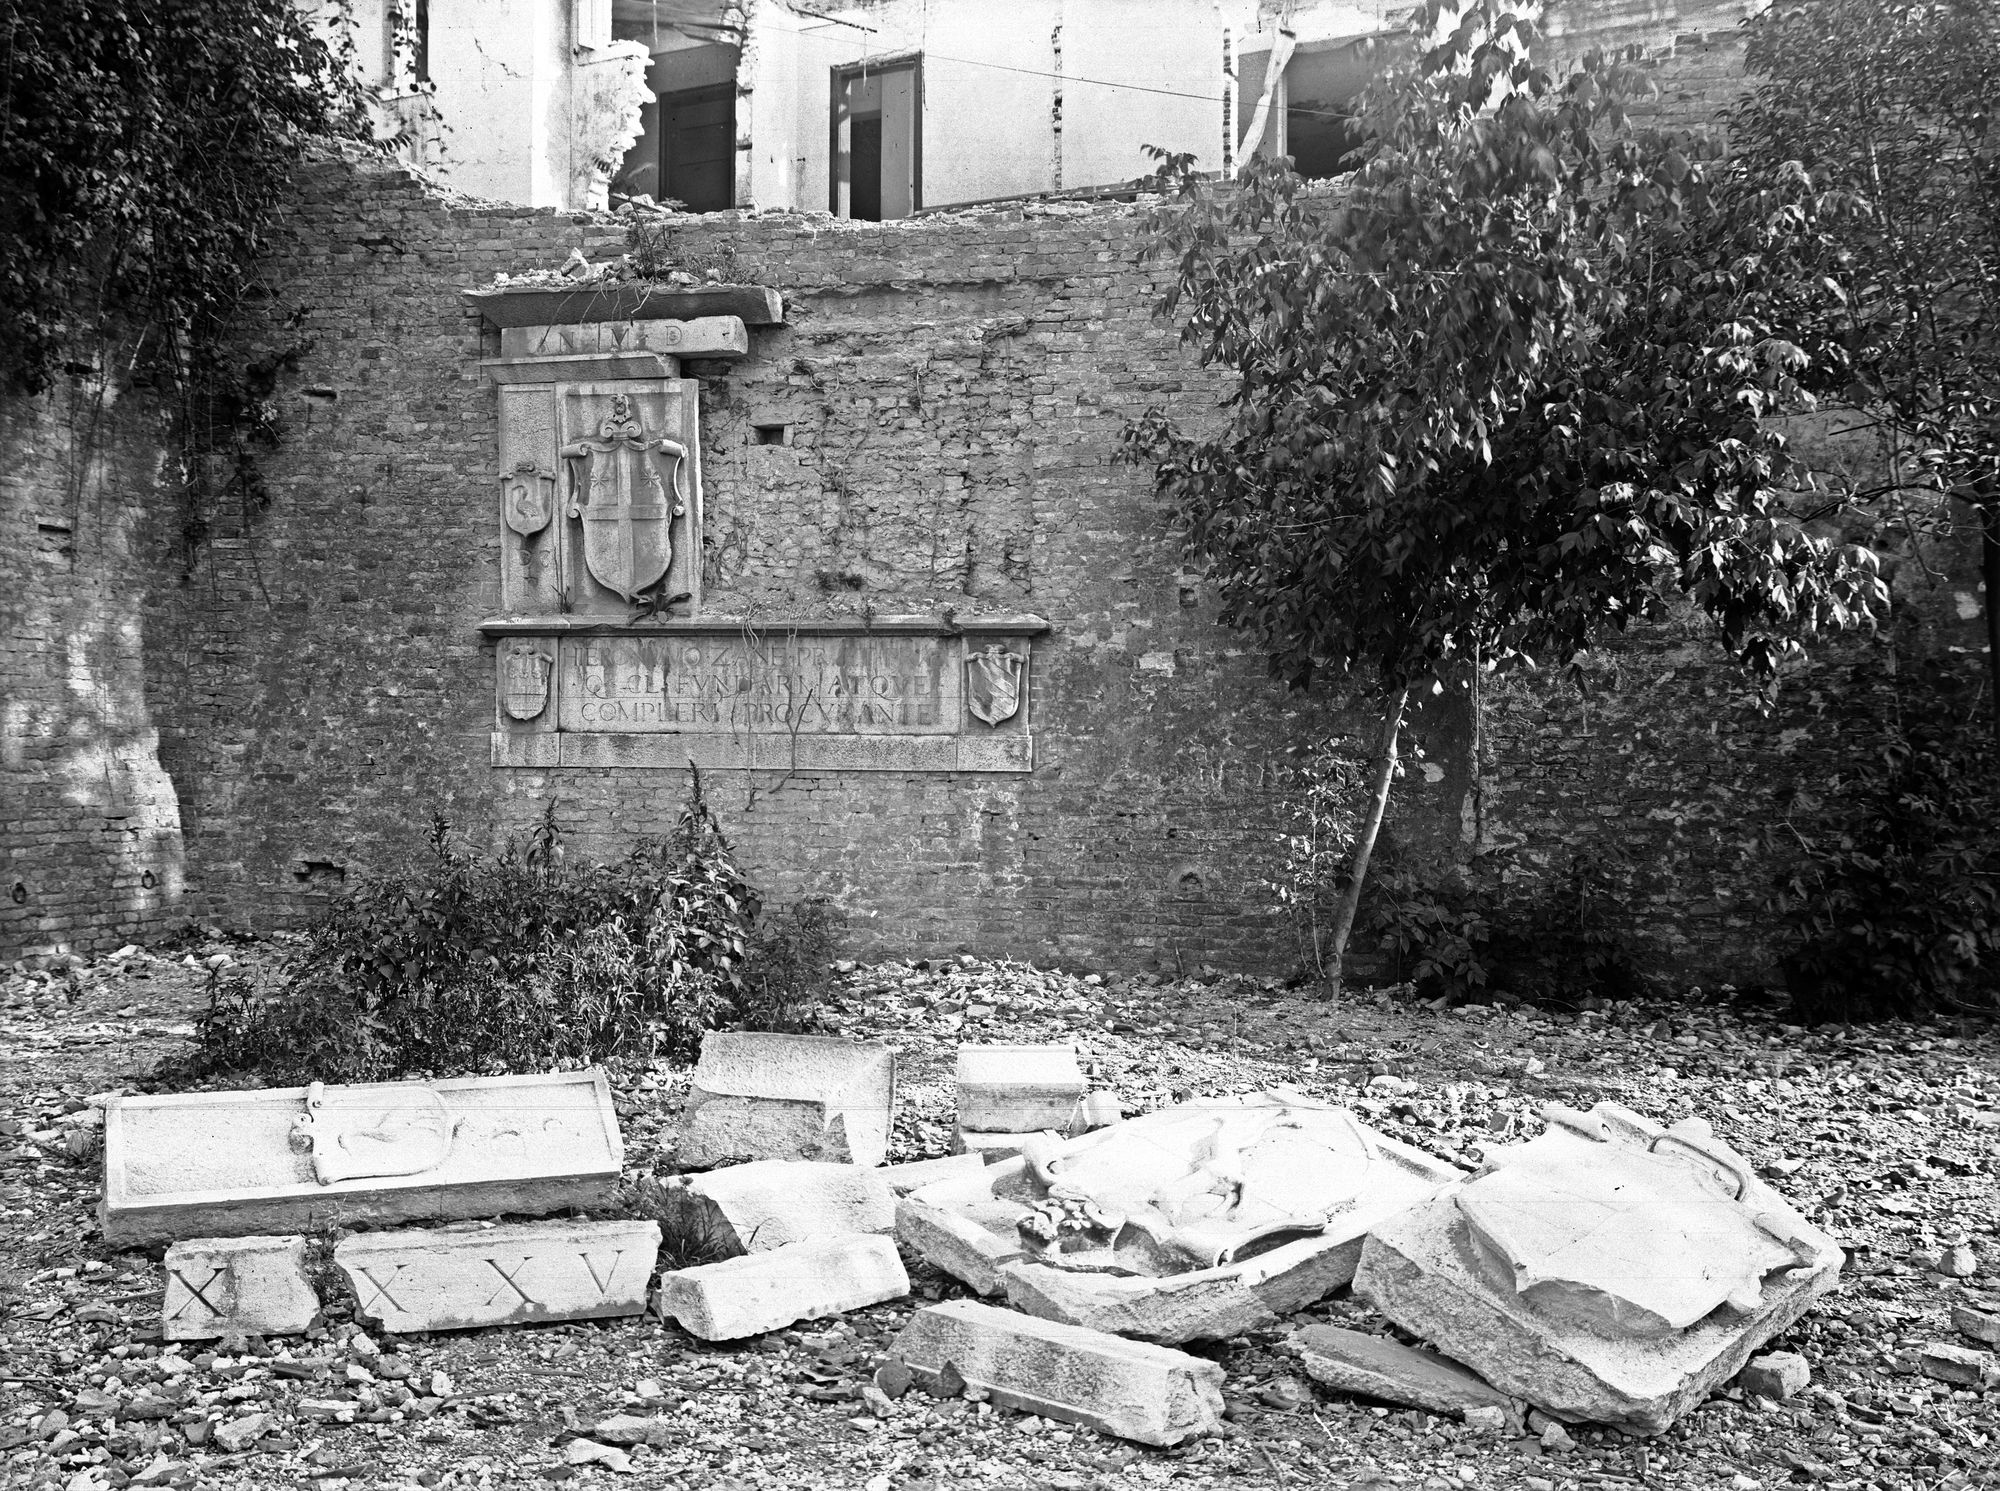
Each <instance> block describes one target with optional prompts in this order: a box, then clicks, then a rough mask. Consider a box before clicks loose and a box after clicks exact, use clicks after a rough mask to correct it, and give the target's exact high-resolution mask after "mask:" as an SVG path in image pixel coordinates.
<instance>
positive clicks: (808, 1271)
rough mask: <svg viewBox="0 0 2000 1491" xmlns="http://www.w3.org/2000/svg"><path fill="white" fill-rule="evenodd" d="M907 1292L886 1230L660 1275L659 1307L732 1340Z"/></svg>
mask: <svg viewBox="0 0 2000 1491" xmlns="http://www.w3.org/2000/svg"><path fill="white" fill-rule="evenodd" d="M909 1292H910V1276H909V1275H908V1274H907V1273H905V1272H904V1270H903V1260H902V1259H901V1258H900V1257H898V1256H897V1254H896V1245H895V1243H894V1242H892V1241H891V1240H890V1239H888V1238H886V1237H829V1238H824V1239H822V1240H820V1241H818V1242H797V1243H788V1244H786V1245H785V1246H784V1247H782V1248H773V1249H771V1250H770V1251H768V1252H762V1253H746V1254H745V1255H743V1256H742V1257H740V1258H729V1259H725V1260H724V1261H723V1262H721V1263H704V1264H700V1265H698V1266H697V1267H694V1268H683V1269H677V1270H675V1271H674V1272H672V1273H667V1274H663V1275H661V1277H660V1288H659V1292H658V1294H657V1295H656V1296H655V1300H654V1303H655V1305H656V1307H657V1308H658V1310H659V1313H660V1314H661V1315H662V1316H663V1317H665V1318H667V1319H670V1320H675V1321H678V1322H679V1323H680V1326H681V1329H683V1330H685V1331H686V1332H687V1333H688V1334H689V1335H692V1336H699V1337H700V1338H701V1339H702V1340H704V1341H736V1340H741V1339H742V1338H743V1337H745V1336H758V1335H762V1334H763V1333H764V1332H765V1331H774V1330H778V1329H781V1328H782V1327H784V1326H787V1325H792V1324H794V1323H796V1322H798V1321H801V1320H813V1319H817V1318H818V1317H819V1316H822V1315H838V1314H840V1313H841V1312H842V1311H845V1310H859V1309H862V1308H863V1307H865V1306H867V1305H877V1304H881V1303H882V1302H883V1301H884V1300H891V1299H901V1298H902V1297H903V1296H904V1295H906V1294H908V1293H909Z"/></svg>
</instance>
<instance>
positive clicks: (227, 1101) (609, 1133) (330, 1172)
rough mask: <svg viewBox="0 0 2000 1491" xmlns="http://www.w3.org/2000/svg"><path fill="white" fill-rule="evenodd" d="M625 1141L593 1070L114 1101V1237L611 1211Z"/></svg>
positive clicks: (107, 1212)
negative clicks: (337, 1221) (329, 1219)
mask: <svg viewBox="0 0 2000 1491" xmlns="http://www.w3.org/2000/svg"><path fill="white" fill-rule="evenodd" d="M623 1160H624V1146H623V1143H622V1141H621V1140H620V1137H619V1133H618V1120H617V1116H616V1114H615V1113H614V1112H613V1110H612V1106H611V1089H610V1086H609V1084H608V1083H607V1082H606V1081H605V1078H604V1074H603V1073H602V1072H601V1071H599V1070H597V1069H596V1068H591V1069H589V1070H587V1071H581V1072H558V1073H553V1074H551V1075H548V1076H533V1075H531V1076H512V1077H465V1078H458V1079H454V1080H451V1081H443V1082H381V1083H369V1084H365V1085H359V1086H352V1087H338V1086H334V1087H329V1086H323V1085H322V1084H320V1083H314V1084H312V1086H310V1087H274V1088H267V1089H264V1090H262V1091H258V1092H190V1093H178V1094H172V1095H165V1096H158V1097H119V1098H113V1099H112V1100H111V1101H110V1102H109V1103H108V1104H107V1105H106V1109H105V1145H104V1200H103V1204H102V1205H101V1206H100V1207H99V1211H98V1215H99V1219H100V1220H101V1222H102V1224H103V1229H104V1237H105V1240H106V1241H107V1242H109V1243H111V1244H112V1245H113V1246H115V1247H138V1246H141V1245H144V1244H148V1243H158V1242H172V1241H175V1240H177V1239H182V1238H191V1237H241V1236H245V1235H248V1234H258V1235H264V1234H275V1233H287V1232H295V1231H302V1230H304V1229H306V1228H309V1227H310V1226H312V1225H313V1224H315V1223H316V1222H317V1221H320V1220H323V1219H324V1218H325V1217H326V1216H328V1215H330V1214H333V1213H335V1212H337V1213H338V1215H339V1216H340V1217H341V1219H342V1221H343V1222H347V1223H352V1222H358V1221H377V1222H382V1221H430V1220H440V1219H454V1218H464V1217H482V1216H494V1215H498V1214H501V1213H514V1214H517V1215H525V1216H538V1215H542V1214H545V1213H548V1212H552V1211H559V1210H562V1209H564V1208H568V1207H585V1208H587V1207H594V1206H603V1205H605V1204H607V1203H608V1202H609V1201H610V1199H611V1197H612V1195H613V1193H614V1192H615V1191H616V1189H617V1185H618V1176H619V1170H620V1168H621V1166H622V1164H623Z"/></svg>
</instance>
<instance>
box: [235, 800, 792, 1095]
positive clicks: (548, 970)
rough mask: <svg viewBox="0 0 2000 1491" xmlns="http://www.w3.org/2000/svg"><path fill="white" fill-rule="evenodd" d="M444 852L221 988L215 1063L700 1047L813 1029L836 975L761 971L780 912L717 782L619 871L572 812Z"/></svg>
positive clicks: (377, 1072)
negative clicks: (486, 848)
mask: <svg viewBox="0 0 2000 1491" xmlns="http://www.w3.org/2000/svg"><path fill="white" fill-rule="evenodd" d="M430 849H431V857H430V862H429V864H428V865H427V866H426V867H425V869H424V870H423V871H422V872H420V873H419V874H418V875H416V876H415V877H413V878H411V879H409V880H391V879H383V880H377V881H371V882H368V883H365V884H363V885H361V886H360V887H359V888H357V889H356V890H354V891H352V892H350V893H349V894H347V895H346V896H344V897H342V898H341V899H340V900H339V901H338V902H336V903H335V904H334V905H333V906H332V907H330V908H329V909H328V910H327V912H326V913H325V914H324V915H323V916H322V917H321V918H320V919H319V921H318V922H317V923H316V924H314V925H313V926H312V927H311V928H310V929H309V930H308V931H307V933H306V937H305V941H304V943H303V945H302V946H300V947H299V949H298V950H297V951H296V952H294V953H293V954H292V955H291V956H290V957H289V958H288V959H287V960H286V961H285V964H284V966H283V968H282V969H281V970H280V974H279V979H278V984H277V987H276V988H274V989H271V990H269V991H266V990H262V989H259V988H258V987H257V986H256V985H254V984H253V983H252V982H251V981H250V980H249V979H247V978H244V977H242V976H240V975H238V976H226V977H220V978H218V979H217V980H216V982H215V983H214V984H213V986H212V987H211V990H210V994H209V1008H208V1010H207V1012H206V1014H205V1015H204V1017H203V1019H202V1020H201V1022H200V1026H199V1030H198V1033H197V1044H198V1048H199V1052H200V1065H201V1066H202V1067H203V1068H204V1069H207V1070H211V1071H212V1070H230V1069H242V1068H257V1069H259V1070H261V1071H263V1072H264V1073H265V1074H266V1075H267V1076H268V1077H270V1078H272V1079H273V1080H279V1081H283V1080H300V1081H306V1080H320V1081H345V1082H357V1081H376V1080H381V1079H383V1078H388V1077H394V1076H399V1075H404V1074H410V1073H417V1072H425V1073H433V1074H447V1073H463V1072H483V1071H493V1070H519V1069H523V1068H542V1067H551V1066H560V1065H566V1064H575V1063H578V1062H585V1061H592V1060H597V1059H600V1058H603V1057H606V1056H612V1055H631V1056H640V1057H648V1056H654V1055H672V1056H687V1055H689V1054H691V1053H692V1052H693V1050H694V1049H695V1047H696V1046H697V1045H698V1044H699V1042H700V1039H701V1034H702V1032H703V1031H704V1030H707V1029H709V1028H711V1027H712V1026H714V1025H715V1024H716V1023H717V1022H718V1021H720V1020H722V1019H724V1018H727V1017H728V1016H730V1015H731V1014H732V1013H733V1014H735V1015H737V1016H738V1017H739V1018H742V1019H744V1020H745V1021H746V1023H749V1024H751V1025H752V1026H753V1027H761V1025H762V1024H763V1023H764V1022H766V1021H769V1020H771V1019H772V1018H773V1017H774V1016H775V1017H777V1018H779V1019H781V1020H783V1021H784V1022H785V1023H784V1028H787V1029H797V1028H802V1027H803V1026H804V1025H806V1024H809V1023H810V1020H811V1016H810V1011H809V1006H810V1004H811V1003H812V1001H813V1000H814V998H815V997H816V996H817V995H818V993H819V992H820V990H821V989H822V988H823V981H824V979H825V977H826V975H825V971H824V969H825V963H824V957H823V956H821V958H820V964H819V972H818V981H817V982H816V981H815V979H814V978H813V977H812V975H811V971H810V970H808V969H806V968H804V967H803V965H802V960H801V959H800V958H799V957H796V956H789V955H781V956H777V957H774V958H773V959H772V960H771V967H770V968H769V969H768V970H765V969H760V968H757V967H756V966H755V963H756V960H755V959H754V958H753V946H754V944H755V942H756V940H757V938H758V933H757V930H756V928H757V922H758V915H759V912H760V910H761V901H760V899H759V897H758V895H757V893H756V891H755V890H754V889H752V888H751V886H750V884H749V883H748V882H747V881H746V880H745V879H744V878H743V875H742V873H741V871H739V870H738V869H737V866H736V861H735V856H734V854H733V853H732V852H731V850H730V847H729V844H728V841H727V840H726V839H725V838H724V837H723V834H722V831H721V828H720V827H719V826H718V825H717V823H716V821H715V817H714V814H713V813H711V812H710V811H709V809H708V806H707V804H706V803H705V802H704V801H703V799H702V795H701V784H700V780H699V778H697V779H696V780H695V784H694V791H693V793H692V795H691V796H690V798H689V802H688V805H687V807H686V809H685V810H684V811H683V812H682V814H681V816H680V820H679V822H678V823H677V824H676V825H675V828H674V830H673V832H672V833H671V834H670V835H669V836H668V837H667V838H666V839H664V840H648V841H642V842H641V843H639V844H637V845H636V846H634V847H633V849H632V850H631V851H630V852H629V853H628V854H627V855H626V856H625V857H624V858H623V859H622V860H619V861H617V862H616V863H614V864H608V865H605V864H581V863H575V862H572V861H571V860H570V859H569V858H568V857H567V856H566V855H565V854H564V852H563V848H562V842H561V833H560V830H559V829H558V827H557V825H556V821H555V817H554V813H553V808H551V810H550V812H549V813H548V814H547V815H545V816H544V818H543V820H542V823H541V824H540V826H539V827H538V828H537V829H536V831H535V832H534V834H533V835H531V836H530V838H529V839H528V841H527V842H526V843H525V844H509V845H508V846H506V847H505V848H503V849H502V850H501V851H500V852H499V853H498V854H496V855H493V856H490V857H489V856H485V855H481V854H480V853H478V852H477V851H475V850H469V849H464V848H461V847H458V846H456V845H454V844H453V842H452V840H451V835H450V830H449V826H448V825H447V824H446V823H445V821H444V820H443V819H442V818H439V819H437V820H435V821H434V822H433V824H432V827H431V836H430ZM786 925H789V923H786ZM818 925H819V926H820V928H821V930H822V933H823V934H824V932H825V920H824V917H823V916H821V918H820V919H819V922H818ZM773 938H775V939H776V945H777V946H779V947H780V949H784V948H786V947H791V948H793V949H794V950H795V951H796V950H800V949H804V950H806V951H809V952H811V953H812V954H815V955H823V954H824V953H826V952H827V951H828V950H829V945H828V942H827V940H826V938H825V936H824V935H823V936H822V940H821V941H819V942H818V943H815V944H812V945H811V947H810V948H809V949H807V948H805V945H804V944H802V943H799V941H798V939H797V938H796V937H792V938H791V939H790V940H789V942H788V941H787V940H786V937H785V935H784V934H783V933H782V932H779V933H770V932H767V933H766V934H765V940H766V941H767V942H768V941H771V940H772V939H773Z"/></svg>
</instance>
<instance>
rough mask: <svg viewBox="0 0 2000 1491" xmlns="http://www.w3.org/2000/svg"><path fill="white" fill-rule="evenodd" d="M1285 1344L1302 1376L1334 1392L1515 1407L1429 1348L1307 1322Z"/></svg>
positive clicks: (1436, 1407)
mask: <svg viewBox="0 0 2000 1491" xmlns="http://www.w3.org/2000/svg"><path fill="white" fill-rule="evenodd" d="M1285 1347H1286V1349H1287V1350H1289V1351H1291V1352H1292V1353H1293V1354H1294V1355H1296V1356H1297V1357H1298V1359H1299V1365H1300V1366H1302V1367H1304V1368H1305V1369H1306V1375H1307V1376H1308V1377H1310V1378H1312V1380H1313V1381H1314V1382H1317V1383H1318V1384H1319V1385H1320V1386H1321V1387H1328V1388H1332V1389H1333V1390H1334V1391H1335V1392H1338V1393H1353V1394H1356V1395H1357V1396H1360V1397H1364V1398H1379V1399H1381V1400H1382V1401H1383V1402H1384V1403H1401V1404H1403V1405H1405V1406H1406V1407H1410V1408H1427V1409H1429V1410H1430V1411H1431V1412H1432V1413H1449V1414H1462V1413H1464V1412H1465V1410H1466V1409H1468V1408H1488V1407H1491V1408H1500V1409H1504V1410H1506V1411H1507V1412H1510V1413H1511V1412H1514V1411H1515V1410H1516V1408H1517V1405H1516V1404H1515V1402H1514V1400H1513V1399H1511V1398H1509V1397H1508V1396H1507V1395H1506V1394H1505V1393H1503V1392H1501V1391H1499V1390H1498V1389H1497V1388H1494V1387H1493V1386H1491V1385H1490V1384H1488V1383H1487V1382H1486V1381H1485V1380H1483V1379H1482V1378H1481V1377H1480V1376H1479V1375H1478V1374H1477V1373H1475V1372H1471V1371H1468V1370H1467V1369H1466V1368H1464V1367H1461V1366H1460V1365H1459V1364H1458V1363H1457V1362H1455V1361H1451V1360H1450V1359H1448V1358H1446V1357H1442V1356H1439V1355H1438V1354H1437V1353H1436V1352H1435V1351H1426V1350H1424V1349H1423V1348H1422V1347H1421V1346H1405V1345H1404V1344H1403V1343H1402V1342H1400V1341H1392V1340H1390V1339H1389V1338H1388V1337H1387V1336H1370V1335H1366V1334H1364V1333H1363V1332H1361V1331H1351V1330H1342V1329H1341V1328H1340V1327H1339V1326H1334V1325H1309V1326H1306V1327H1304V1328H1303V1329H1300V1330H1296V1331H1293V1332H1292V1334H1291V1335H1290V1336H1289V1337H1287V1338H1286V1340H1285Z"/></svg>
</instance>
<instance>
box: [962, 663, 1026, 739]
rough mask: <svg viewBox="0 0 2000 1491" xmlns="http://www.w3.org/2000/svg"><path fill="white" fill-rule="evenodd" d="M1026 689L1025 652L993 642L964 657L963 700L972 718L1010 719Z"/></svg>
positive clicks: (996, 722)
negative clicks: (1008, 648) (981, 649)
mask: <svg viewBox="0 0 2000 1491" xmlns="http://www.w3.org/2000/svg"><path fill="white" fill-rule="evenodd" d="M1027 692H1028V658H1027V654H1025V653H1020V652H1009V651H1007V649H1006V648H1004V647H1002V646H1001V645H1000V644H999V643H997V642H995V643H994V644H992V645H991V646H990V647H987V648H986V649H984V650H983V651H980V652H975V653H972V654H971V655H969V656H968V657H967V658H966V660H965V703H966V708H968V709H970V710H971V711H972V714H973V718H975V719H979V720H984V721H985V722H986V723H987V724H989V725H997V724H999V723H1001V721H1003V720H1011V719H1012V718H1013V717H1014V716H1015V714H1016V713H1018V712H1019V710H1020V708H1021V700H1022V698H1023V697H1024V696H1025V695H1026V694H1027Z"/></svg>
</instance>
